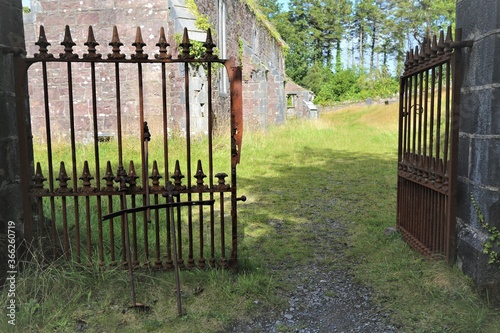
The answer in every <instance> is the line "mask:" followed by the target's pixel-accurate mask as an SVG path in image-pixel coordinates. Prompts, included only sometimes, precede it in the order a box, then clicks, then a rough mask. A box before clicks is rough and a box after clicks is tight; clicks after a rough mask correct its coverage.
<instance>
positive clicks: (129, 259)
mask: <svg viewBox="0 0 500 333" xmlns="http://www.w3.org/2000/svg"><path fill="white" fill-rule="evenodd" d="M121 191H122V194H121V197H120V198H121V203H122V204H121V206H122V207H121V208H122V210H123V211H125V210H127V196H126V194H125V190H124V189H121ZM123 216H124V228H125V230H124V233H125V249H124V252H125V253H126V257H127V266H128V274H129V282H130V293H131V296H132V306H133V307H135V306H136V305H137V302H136V298H135V284H134V268H133V267H132V265H133V264H132V256H131V253H130V235H129V230H128V214H127V213H125V214H123Z"/></svg>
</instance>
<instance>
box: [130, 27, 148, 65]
mask: <svg viewBox="0 0 500 333" xmlns="http://www.w3.org/2000/svg"><path fill="white" fill-rule="evenodd" d="M132 46H135V54H132V56H131V58H132V59H147V58H148V54H147V53H144V50H143V49H142V48H143V47H144V46H146V43H144V40H143V39H142V32H141V28H140V27H137V30H136V33H135V42H133V43H132Z"/></svg>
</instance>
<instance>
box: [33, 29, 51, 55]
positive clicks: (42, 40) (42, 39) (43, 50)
mask: <svg viewBox="0 0 500 333" xmlns="http://www.w3.org/2000/svg"><path fill="white" fill-rule="evenodd" d="M35 45H38V46H39V49H38V52H40V53H35V54H34V55H33V57H34V58H40V59H50V58H54V55H52V54H51V53H48V50H47V46H50V43H49V42H48V41H47V37H46V36H45V28H44V27H43V25H41V26H40V35H39V37H38V42H36V43H35Z"/></svg>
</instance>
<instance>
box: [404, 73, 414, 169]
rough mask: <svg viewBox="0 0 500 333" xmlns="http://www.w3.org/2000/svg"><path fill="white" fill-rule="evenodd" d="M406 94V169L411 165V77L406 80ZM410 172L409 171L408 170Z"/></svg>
mask: <svg viewBox="0 0 500 333" xmlns="http://www.w3.org/2000/svg"><path fill="white" fill-rule="evenodd" d="M407 89H408V93H407V96H406V104H407V107H406V112H407V113H406V118H407V119H406V151H405V155H406V158H405V163H406V165H407V167H408V166H409V165H410V164H411V113H412V109H413V108H412V104H411V102H412V91H413V77H412V76H410V77H409V78H408V88H407ZM408 171H410V170H408Z"/></svg>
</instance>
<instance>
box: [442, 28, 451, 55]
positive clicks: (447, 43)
mask: <svg viewBox="0 0 500 333" xmlns="http://www.w3.org/2000/svg"><path fill="white" fill-rule="evenodd" d="M451 43H453V34H452V32H451V26H448V30H446V39H445V42H444V46H445V48H444V51H445V52H452V51H453V48H452V47H451Z"/></svg>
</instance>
